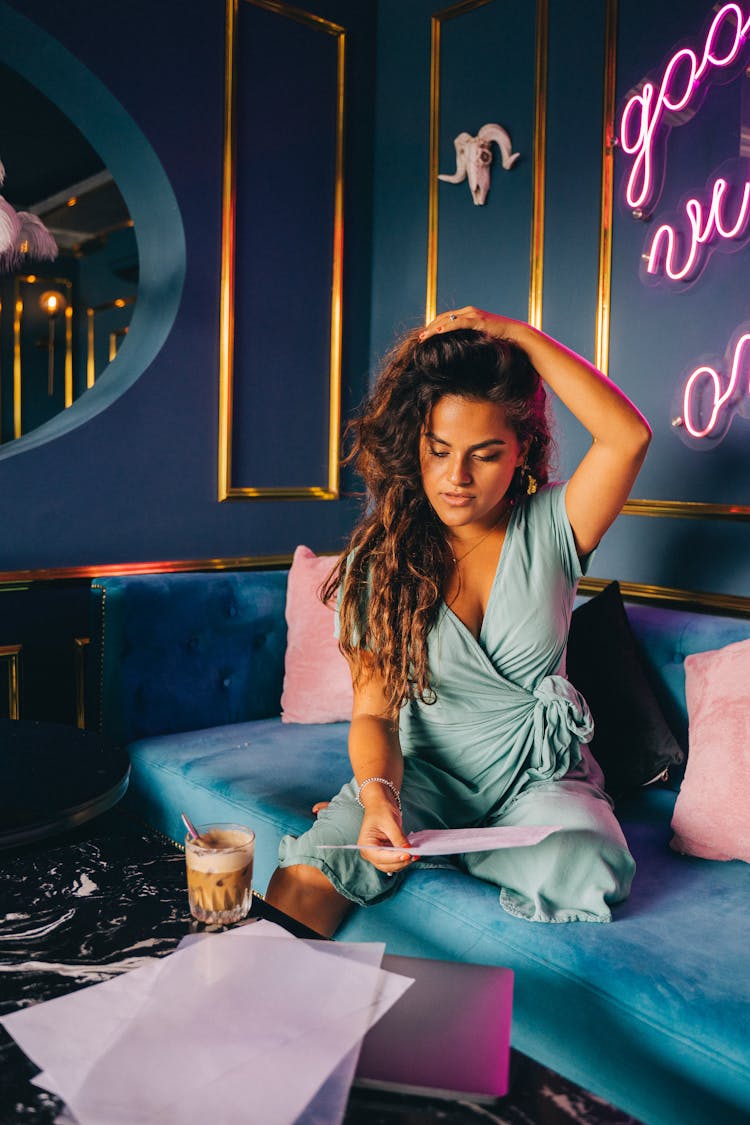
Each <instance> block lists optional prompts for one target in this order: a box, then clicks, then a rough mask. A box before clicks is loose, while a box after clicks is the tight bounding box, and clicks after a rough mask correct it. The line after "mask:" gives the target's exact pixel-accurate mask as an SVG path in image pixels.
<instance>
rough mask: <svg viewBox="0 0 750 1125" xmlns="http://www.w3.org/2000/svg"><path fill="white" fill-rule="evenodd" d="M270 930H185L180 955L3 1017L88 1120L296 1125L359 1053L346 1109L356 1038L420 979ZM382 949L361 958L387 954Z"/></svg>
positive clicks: (102, 1123)
mask: <svg viewBox="0 0 750 1125" xmlns="http://www.w3.org/2000/svg"><path fill="white" fill-rule="evenodd" d="M274 931H278V928H277V927H274V926H272V924H271V923H263V922H258V923H254V924H252V925H249V926H245V927H238V928H236V929H234V930H231V931H228V932H227V933H224V934H206V935H201V936H200V937H197V938H191V939H188V941H186V942H185V944H184V945H183V946H182V948H181V950H180V952H179V954H177V955H172V956H169V957H166V958H162V959H160V960H158V961H155V962H153V963H152V964H149V965H148V966H145V967H144V968H142V969H138V970H135V971H134V972H132V973H129V974H127V975H125V976H122V977H119V978H116V979H114V980H110V981H107V982H105V983H104V984H101V985H94V986H92V987H91V988H88V989H83V990H80V991H78V992H75V993H71V994H69V995H68V996H64V997H60V998H59V999H57V1000H53V1001H49V1002H48V1003H47V1004H39V1005H35V1006H34V1007H32V1008H28V1009H24V1010H23V1011H21V1012H17V1013H13V1014H12V1015H11V1016H8V1017H5V1019H4V1020H3V1021H2V1022H3V1023H4V1025H5V1026H6V1029H7V1030H8V1031H9V1032H10V1033H11V1034H12V1035H13V1036H14V1038H16V1040H17V1041H18V1042H19V1044H20V1046H21V1047H22V1048H23V1049H24V1050H25V1051H26V1053H27V1054H28V1055H30V1057H32V1058H33V1059H34V1060H35V1061H36V1062H37V1064H38V1065H42V1066H44V1067H45V1068H46V1069H45V1073H44V1075H40V1076H38V1077H37V1079H36V1083H37V1084H38V1085H44V1086H45V1088H47V1089H53V1090H54V1092H56V1093H58V1094H59V1095H60V1096H61V1097H63V1098H64V1099H65V1101H66V1102H67V1103H68V1105H69V1106H70V1107H71V1109H72V1111H73V1112H74V1114H75V1116H76V1118H77V1119H78V1120H79V1122H81V1125H88V1123H92V1125H93V1123H96V1125H124V1123H125V1122H127V1123H128V1125H131V1123H132V1122H133V1121H134V1120H138V1121H139V1122H142V1123H144V1125H145V1123H148V1122H153V1123H155V1125H156V1123H157V1122H158V1123H160V1125H167V1123H170V1122H172V1121H175V1120H179V1121H180V1122H181V1125H192V1123H196V1125H198V1123H200V1125H205V1121H206V1120H207V1119H213V1120H221V1121H226V1122H232V1121H235V1120H237V1121H240V1120H242V1121H244V1120H247V1114H248V1113H249V1112H250V1113H252V1115H253V1117H254V1118H255V1119H256V1120H263V1121H264V1122H268V1125H273V1123H274V1122H278V1123H279V1125H291V1122H293V1121H294V1120H295V1119H296V1118H297V1117H298V1116H299V1114H300V1113H302V1112H303V1111H304V1109H305V1106H306V1105H307V1103H308V1102H309V1101H310V1099H311V1098H312V1097H313V1095H314V1094H315V1093H316V1091H317V1090H318V1089H319V1088H320V1086H321V1084H322V1083H323V1082H324V1081H325V1079H326V1078H327V1076H328V1075H329V1074H331V1072H332V1071H333V1070H334V1069H335V1068H336V1067H337V1066H339V1065H342V1066H343V1063H342V1060H344V1061H346V1060H347V1059H348V1056H349V1055H352V1054H353V1059H352V1060H351V1062H350V1069H349V1070H346V1071H345V1072H344V1078H345V1084H344V1085H343V1087H341V1086H340V1087H339V1090H338V1094H337V1097H336V1106H337V1107H339V1109H337V1110H336V1113H337V1114H338V1113H339V1110H340V1116H343V1111H344V1106H345V1103H346V1094H347V1092H348V1085H349V1082H350V1081H351V1073H350V1071H353V1067H354V1066H355V1065H356V1051H353V1048H354V1047H355V1045H357V1044H358V1043H359V1041H360V1040H361V1038H362V1036H363V1034H364V1033H365V1032H366V1030H367V1029H368V1027H369V1026H371V1025H372V1023H373V1022H375V1020H376V1019H377V1018H379V1017H380V1015H382V1014H383V1013H384V1011H386V1010H387V1008H388V1007H390V1005H391V1004H392V1003H394V1002H395V1000H396V999H398V997H399V996H400V995H402V993H403V991H405V989H406V988H407V987H408V985H409V983H411V982H410V981H408V980H407V979H406V978H401V977H397V976H396V975H395V974H390V973H383V972H381V970H380V969H379V968H377V967H374V966H373V965H372V964H370V965H367V964H359V963H357V961H355V960H352V958H351V956H349V957H347V956H346V954H347V952H348V951H347V950H346V949H345V948H344V947H343V946H338V945H336V944H333V943H314V945H318V946H320V947H321V948H324V949H325V953H323V952H321V948H314V947H313V946H311V945H310V944H308V943H305V942H299V941H295V940H294V939H292V938H291V937H290V935H288V934H287V933H286V932H285V931H278V932H277V933H274ZM279 934H282V935H283V937H280V936H279ZM253 935H254V936H255V937H256V938H259V937H265V938H268V939H269V940H268V941H257V940H250V938H252V937H253ZM272 939H275V940H272ZM333 950H335V951H336V952H335V956H330V955H327V954H331V953H332V952H333ZM382 951H383V947H382V946H381V947H375V949H374V950H373V949H372V947H369V948H368V949H367V950H361V951H359V953H358V957H359V959H363V958H364V959H365V960H369V961H370V962H373V961H375V962H377V963H379V960H380V957H381V956H382ZM134 978H135V979H134ZM92 994H93V995H92ZM61 1031H62V1034H61ZM290 1075H293V1076H294V1079H293V1081H290ZM340 1116H339V1119H340ZM335 1119H336V1118H335V1117H331V1116H329V1118H328V1120H331V1121H333V1120H335ZM312 1120H315V1119H314V1118H313V1119H312Z"/></svg>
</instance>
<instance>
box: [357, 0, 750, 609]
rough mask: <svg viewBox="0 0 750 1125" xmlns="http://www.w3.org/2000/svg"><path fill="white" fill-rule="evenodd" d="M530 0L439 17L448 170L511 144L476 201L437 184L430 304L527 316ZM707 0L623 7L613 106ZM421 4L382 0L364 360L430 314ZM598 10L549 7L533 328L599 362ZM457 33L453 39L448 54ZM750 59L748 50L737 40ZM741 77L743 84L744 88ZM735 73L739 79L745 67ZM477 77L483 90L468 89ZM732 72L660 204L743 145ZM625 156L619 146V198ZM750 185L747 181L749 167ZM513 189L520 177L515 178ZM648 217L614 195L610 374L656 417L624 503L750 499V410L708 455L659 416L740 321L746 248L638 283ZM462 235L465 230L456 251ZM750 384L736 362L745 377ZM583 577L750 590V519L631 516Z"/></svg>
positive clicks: (562, 414) (426, 46)
mask: <svg viewBox="0 0 750 1125" xmlns="http://www.w3.org/2000/svg"><path fill="white" fill-rule="evenodd" d="M534 8H535V5H533V4H531V3H529V4H511V3H507V2H504V0H492V2H491V3H490V4H488V5H486V6H484V7H481V8H476V9H474V10H470V11H468V12H465V13H463V14H461V15H460V16H459V17H457V18H456V19H454V20H451V21H445V22H444V23H443V32H442V43H443V46H442V81H441V115H440V116H441V121H440V152H441V156H440V170H441V171H451V170H452V168H448V167H447V165H448V163H450V149H451V147H452V146H451V141H452V138H453V136H454V135H455V134H456V133H457V132H460V131H463V130H466V131H468V132H476V130H477V129H478V128H479V127H480V126H481V125H482V124H483V123H484V122H485V121H488V120H499V121H500V122H501V123H502V124H504V125H505V126H506V127H507V128H508V129H509V130H510V132H511V135H512V138H513V146H514V148H517V149H518V150H519V151H520V152H521V154H522V156H521V160H520V161H519V163H518V165H517V167H516V168H514V169H513V170H512V171H511V172H510V173H504V172H503V171H502V170H501V169H500V168H499V166H498V165H499V161H498V160H497V158H496V161H495V168H494V171H493V180H492V185H493V186H492V191H491V194H490V198H489V200H488V203H487V205H486V206H485V207H474V206H473V204H472V201H471V199H470V197H469V192H468V188H467V186H466V184H461V185H455V186H454V185H450V184H440V187H439V202H440V225H439V240H438V246H439V263H440V264H439V268H438V278H439V286H438V309H441V308H448V307H451V306H460V305H464V304H477V305H480V306H484V307H490V308H493V309H495V310H496V311H499V312H504V313H506V314H508V315H511V316H516V317H518V316H525V312H526V305H527V297H528V286H529V270H528V258H527V257H524V252H523V242H524V240H526V245H527V246H528V244H529V243H528V240H529V238H530V231H529V224H530V193H531V190H532V187H531V183H532V181H531V175H530V163H531V160H530V158H531V145H532V142H533V137H532V131H531V125H532V122H531V120H530V115H529V99H533V88H534V70H533V58H530V49H529V44H528V34H529V32H530V31H531V32H533V24H534ZM709 8H710V6H709V4H708V3H707V2H705V0H703V2H697V0H691V2H686V3H683V4H680V5H675V4H673V3H671V2H670V0H651V2H647V0H620V3H619V23H618V34H617V62H618V65H617V76H618V81H617V104H618V110H619V109H621V107H622V104H623V101H624V97H625V94H626V92H627V91H628V90H630V88H631V87H633V86H634V85H636V84H637V83H638V82H639V81H640V80H641V79H642V78H643V77H644V76H645V75H646V73H647V72H649V71H651V70H652V69H654V68H658V67H660V66H662V65H663V63H664V62H665V61H666V59H667V58H669V56H670V55H671V54H672V52H673V51H674V49H675V47H676V45H678V44H679V43H680V42H681V41H682V40H683V39H684V38H685V37H686V36H693V37H696V38H698V39H699V40H700V33H701V29H702V26H703V23H704V20H705V19H706V17H707V16H708V15H709V14H710V12H709ZM434 10H435V5H434V4H432V3H430V2H429V0H411V2H410V3H408V4H403V3H400V2H399V0H380V3H379V6H378V11H379V23H378V72H377V90H378V115H377V133H376V170H375V177H376V179H375V182H376V192H375V225H374V231H375V242H374V292H373V323H372V357H373V363H375V362H377V360H378V359H379V357H380V356H381V355H382V353H383V352H384V351H385V350H386V349H387V348H388V346H389V345H390V344H391V343H392V341H393V338H394V334H395V333H397V332H398V331H400V330H401V329H403V328H405V327H409V326H412V325H414V324H417V323H418V322H419V321H420V320H421V319H422V317H423V315H424V306H425V279H426V266H427V224H428V160H429V130H428V121H429V99H430V17H431V15H432V13H433V11H434ZM604 37H605V5H604V3H599V4H580V3H576V2H575V0H550V4H549V56H548V58H549V65H548V84H549V86H548V107H547V173H546V184H545V188H546V200H545V201H546V206H545V257H544V291H543V298H544V299H543V327H544V329H545V330H546V331H548V332H550V333H551V334H552V335H555V336H557V337H559V338H561V339H562V340H563V341H564V342H565V343H567V344H568V345H569V346H571V347H573V348H574V349H576V350H577V351H579V352H580V353H581V354H583V355H585V356H587V358H589V359H591V360H593V359H594V347H595V345H594V341H595V325H596V314H597V277H598V246H599V217H600V192H601V144H602V123H603V110H602V79H603V72H604V58H605V41H604ZM457 44H460V47H461V49H460V51H459V50H457ZM746 55H748V57H750V50H748V49H746ZM741 81H742V79H740V82H741ZM745 81H746V80H745ZM477 89H480V90H481V91H482V97H481V98H479V99H478V97H477ZM738 128H739V88H738V85H737V82H735V83H734V84H731V85H727V86H724V87H721V88H716V89H712V90H711V91H710V92H709V95H708V97H707V98H706V101H705V103H704V105H703V107H702V109H701V111H700V113H699V114H698V115H697V116H696V118H695V119H694V120H693V121H692V122H690V123H689V124H687V125H685V126H684V127H683V128H681V129H674V130H673V133H672V137H671V138H670V142H669V143H670V146H671V147H670V155H669V160H670V165H669V172H668V178H667V190H665V196H664V199H663V201H662V204H660V211H661V210H662V209H664V210H668V209H669V208H671V207H674V206H675V205H676V202H677V200H678V199H679V198H680V196H681V195H682V194H683V193H684V192H686V191H688V190H693V189H700V188H702V187H703V185H704V183H705V181H706V179H707V178H708V176H709V175H710V174H711V172H712V171H713V169H715V168H716V166H717V165H718V164H719V163H720V161H721V160H722V159H726V158H727V157H729V156H735V157H736V156H737V146H738ZM625 169H626V163H625V158H624V154H623V153H622V152H618V153H617V155H616V163H615V177H616V186H617V192H618V200H619V197H620V194H621V191H620V182H621V180H622V176H623V174H624V172H625ZM749 178H750V177H749ZM511 185H512V186H511ZM644 226H645V225H644V223H643V222H638V221H636V220H635V219H633V218H632V216H631V215H630V214H629V213H628V212H626V211H624V210H623V208H622V207H621V206H620V204H619V203H617V204H616V206H615V225H614V250H613V262H612V303H611V354H610V364H609V374H610V376H611V377H612V378H613V379H614V380H615V381H617V382H618V383H619V384H620V385H621V386H622V387H623V388H624V390H625V391H626V392H627V393H628V394H629V395H631V397H632V398H633V399H634V400H635V401H636V403H637V404H638V405H640V406H641V408H642V409H643V410H644V412H645V413H646V414H647V416H648V417H649V420H650V421H651V423H652V426H653V428H654V435H655V436H654V442H653V445H652V449H651V452H650V454H649V458H648V460H647V463H646V466H645V468H644V469H643V471H642V473H641V476H640V478H639V480H638V482H637V483H636V486H635V490H634V493H633V495H634V497H635V498H638V499H652V500H662V501H702V502H707V503H710V504H713V505H732V504H734V505H742V506H745V507H746V509H747V508H748V506H749V505H750V421H749V420H748V419H747V418H742V417H739V416H738V417H737V418H736V419H735V421H734V423H733V425H732V427H731V428H730V432H729V433H728V435H727V436H726V438H725V439H724V441H723V442H722V443H721V445H720V446H718V447H717V448H714V449H711V450H708V451H703V452H701V451H697V450H695V449H691V448H688V447H687V446H686V445H685V444H683V442H682V441H681V440H680V439H679V437H678V436H677V434H676V432H675V430H674V429H673V427H672V426H671V424H670V423H671V419H672V418H673V417H674V411H673V402H672V400H673V397H674V395H675V393H676V390H677V389H678V388H679V386H680V380H681V374H682V372H683V369H684V367H685V365H686V364H687V363H689V362H690V361H691V360H692V361H694V364H696V365H697V362H698V361H700V360H701V357H702V356H703V355H704V353H706V352H709V353H711V352H714V353H716V354H717V358H719V357H721V354H722V352H723V351H724V348H725V346H726V344H727V342H728V341H729V338H730V336H731V334H732V332H733V331H734V329H735V328H736V327H737V325H739V324H740V323H741V322H742V321H743V319H745V318H747V317H748V307H747V299H746V288H747V286H746V278H747V268H748V261H750V249H746V250H744V251H741V252H739V253H736V254H733V255H726V254H715V255H714V256H713V258H712V260H711V262H710V264H709V267H708V269H707V270H706V272H705V274H704V276H703V277H701V278H700V280H699V281H698V282H697V283H696V284H695V285H694V286H693V287H692V288H691V289H690V290H689V292H686V293H663V292H661V291H657V290H654V289H653V288H647V287H645V286H644V285H643V284H642V283H641V281H640V280H639V262H640V255H641V253H642V248H643V239H644V237H645V233H646V232H645V230H644ZM457 239H458V240H460V241H459V243H458V244H457ZM745 378H747V374H746V376H745ZM556 416H557V437H558V444H559V447H560V459H559V460H560V464H559V473H560V475H561V476H565V475H567V474H568V473H569V472H570V471H571V470H572V468H574V467H575V464H576V463H577V460H578V459H579V458H580V457H581V456H582V454H583V453H584V451H585V449H586V448H587V445H588V441H589V439H588V435H586V433H585V432H584V431H583V430H582V428H581V427H580V426H579V425H578V423H577V422H576V421H575V420H574V419H572V418H571V416H570V415H569V414H568V413H567V412H566V411H565V410H564V408H561V407H560V408H559V409H558V410H557V411H556ZM593 575H594V576H599V577H617V578H620V579H622V580H626V581H631V582H637V583H641V584H647V585H649V584H652V585H660V586H668V587H677V588H681V589H686V590H692V591H698V592H700V591H712V592H716V593H726V594H735V595H750V534H748V523H747V520H745V522H740V521H727V520H721V519H718V518H713V519H684V518H667V517H666V516H659V517H650V516H649V517H644V516H635V515H623V516H621V517H620V518H619V519H618V521H617V522H616V524H615V526H614V527H613V528H612V529H611V530H610V532H609V533H608V535H607V536H606V538H605V540H604V542H603V543H602V545H601V547H600V548H599V551H598V552H597V556H596V559H595V562H594V568H593Z"/></svg>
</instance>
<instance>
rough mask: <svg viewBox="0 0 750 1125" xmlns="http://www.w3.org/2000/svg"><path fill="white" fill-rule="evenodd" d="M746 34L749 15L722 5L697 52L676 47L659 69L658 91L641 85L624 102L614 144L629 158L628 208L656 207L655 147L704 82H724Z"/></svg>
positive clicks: (680, 121)
mask: <svg viewBox="0 0 750 1125" xmlns="http://www.w3.org/2000/svg"><path fill="white" fill-rule="evenodd" d="M748 34H750V16H748V18H747V19H746V18H745V15H744V13H743V11H742V9H741V8H740V5H739V4H724V5H723V6H722V7H721V8H720V9H719V10H718V12H717V13H716V15H715V16H714V18H713V20H712V21H711V24H710V25H709V27H708V30H707V32H706V37H705V41H704V43H703V49H702V51H701V52H700V53H698V52H696V51H694V50H692V49H691V48H690V47H682V48H681V49H680V50H679V51H676V52H675V53H674V55H672V57H671V59H670V60H669V62H668V63H667V64H666V66H665V68H664V72H663V74H662V77H661V81H660V82H659V84H658V88H657V85H656V83H655V82H651V81H645V82H644V83H643V84H642V86H641V88H640V90H639V91H638V92H636V93H634V94H633V95H632V96H631V97H630V98H629V99H628V101H627V103H626V105H625V108H624V110H623V112H622V116H621V118H620V145H621V147H622V149H623V152H625V153H627V155H628V156H634V157H635V159H634V161H633V166H632V168H631V170H630V175H629V177H628V181H627V186H626V189H625V198H626V200H627V203H628V206H629V207H631V208H632V209H633V210H640V211H643V210H647V209H649V208H653V206H654V205H655V204H656V202H657V200H658V198H659V196H660V194H661V189H662V186H663V180H664V172H663V168H662V170H661V172H659V170H658V157H657V153H656V144H657V141H658V140H659V139H660V137H662V136H663V137H664V138H665V139H666V135H668V133H669V130H670V129H671V128H673V127H674V126H677V125H684V124H685V122H686V121H689V120H690V118H691V117H693V116H694V114H695V113H696V112H697V110H698V108H699V106H700V102H701V100H702V97H703V95H704V93H705V88H706V83H707V82H709V81H712V80H713V81H728V80H729V79H730V78H732V77H733V76H734V75H733V67H734V64H735V63H737V62H738V60H739V58H740V56H741V54H742V51H743V49H744V47H745V45H746V40H747V37H748Z"/></svg>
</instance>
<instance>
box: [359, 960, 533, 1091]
mask: <svg viewBox="0 0 750 1125" xmlns="http://www.w3.org/2000/svg"><path fill="white" fill-rule="evenodd" d="M383 968H384V969H389V970H390V971H391V972H394V973H402V974H403V975H404V976H407V977H413V978H414V984H413V985H412V986H411V987H410V988H409V989H407V991H406V992H405V994H404V995H403V996H402V997H401V999H400V1000H399V1001H398V1002H397V1003H396V1004H394V1005H393V1007H392V1008H391V1009H390V1011H388V1012H386V1014H385V1015H384V1016H383V1018H382V1019H381V1020H380V1021H379V1022H378V1023H376V1024H375V1026H374V1027H373V1028H371V1029H370V1031H369V1032H368V1033H367V1035H366V1036H365V1039H364V1041H363V1043H362V1051H361V1054H360V1057H359V1064H358V1066H357V1073H356V1077H355V1079H354V1081H355V1084H356V1085H359V1086H370V1087H373V1088H376V1089H384V1090H398V1091H400V1092H402V1093H411V1094H426V1095H429V1096H430V1097H446V1098H467V1099H469V1100H471V1101H478V1102H482V1101H485V1102H489V1101H493V1100H494V1099H495V1098H498V1097H502V1096H503V1095H504V1094H506V1093H507V1092H508V1065H509V1057H510V1025H511V1012H512V1007H513V972H512V970H511V969H503V968H497V967H495V966H492V965H467V964H465V963H463V962H461V961H432V960H428V959H425V958H422V957H397V956H393V955H390V954H386V956H385V957H384V958H383Z"/></svg>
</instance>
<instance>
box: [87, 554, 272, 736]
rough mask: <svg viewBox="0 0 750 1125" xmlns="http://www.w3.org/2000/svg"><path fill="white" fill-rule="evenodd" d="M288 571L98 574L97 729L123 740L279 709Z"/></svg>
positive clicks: (263, 715)
mask: <svg viewBox="0 0 750 1125" xmlns="http://www.w3.org/2000/svg"><path fill="white" fill-rule="evenodd" d="M286 581H287V572H286V571H256V572H250V573H231V574H227V573H217V574H158V575H156V574H149V575H141V576H135V577H126V578H105V579H100V580H99V581H98V582H97V583H96V584H97V585H98V586H100V587H102V588H103V590H104V605H103V608H102V614H103V653H104V660H103V690H102V709H103V716H104V722H103V729H104V730H105V732H106V733H107V734H109V735H110V736H111V737H112V738H113V739H115V740H119V741H122V742H129V741H130V740H131V739H134V738H140V737H142V736H143V735H152V734H166V733H169V732H172V731H180V730H197V729H201V728H205V727H211V726H218V725H222V724H225V723H235V722H241V721H243V720H247V719H260V718H266V717H268V716H271V715H278V714H279V713H280V699H281V685H282V682H283V677H284V651H285V648H286V621H285V619H284V605H285V601H286Z"/></svg>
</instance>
